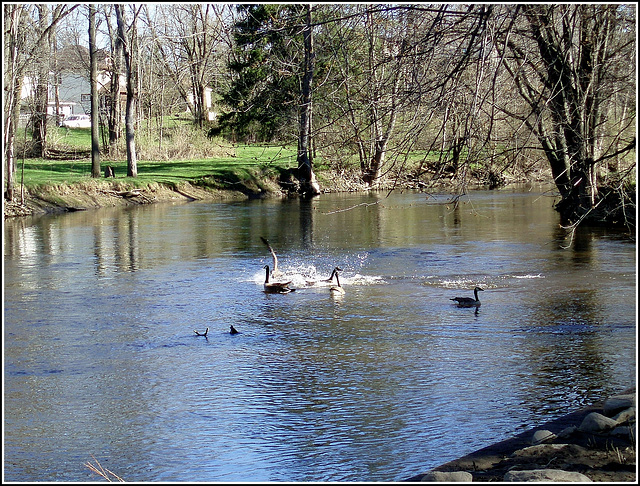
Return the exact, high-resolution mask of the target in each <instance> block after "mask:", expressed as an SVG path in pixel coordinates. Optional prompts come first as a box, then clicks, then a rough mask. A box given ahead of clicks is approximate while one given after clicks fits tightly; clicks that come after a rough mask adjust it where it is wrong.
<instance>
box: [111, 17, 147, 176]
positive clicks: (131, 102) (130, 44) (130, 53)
mask: <svg viewBox="0 0 640 486" xmlns="http://www.w3.org/2000/svg"><path fill="white" fill-rule="evenodd" d="M140 8H142V7H140ZM138 12H139V10H138V11H134V14H133V19H132V22H131V26H130V28H127V26H126V20H125V8H124V5H116V20H117V23H118V36H119V38H120V43H121V44H122V52H123V53H124V65H125V70H126V77H127V104H126V115H125V130H126V140H127V176H128V177H137V176H138V159H137V156H136V143H135V110H136V100H137V92H136V69H135V67H134V65H133V63H134V56H135V52H136V42H137V36H136V17H137V14H138ZM127 31H129V36H127Z"/></svg>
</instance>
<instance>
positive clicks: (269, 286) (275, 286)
mask: <svg viewBox="0 0 640 486" xmlns="http://www.w3.org/2000/svg"><path fill="white" fill-rule="evenodd" d="M264 268H265V269H266V275H265V279H264V291H265V292H267V293H268V294H288V293H289V292H293V291H294V290H295V289H292V288H289V284H290V283H291V282H269V265H265V266H264Z"/></svg>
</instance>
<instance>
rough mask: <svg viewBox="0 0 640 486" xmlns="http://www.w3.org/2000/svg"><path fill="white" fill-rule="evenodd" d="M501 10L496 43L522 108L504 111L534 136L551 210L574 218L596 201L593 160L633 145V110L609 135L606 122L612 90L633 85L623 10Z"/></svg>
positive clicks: (631, 47) (632, 55)
mask: <svg viewBox="0 0 640 486" xmlns="http://www.w3.org/2000/svg"><path fill="white" fill-rule="evenodd" d="M502 13H503V15H505V16H506V17H507V19H508V24H507V25H508V28H507V29H504V30H503V32H502V35H501V36H500V37H497V38H496V40H497V42H496V44H495V47H496V49H497V51H498V53H499V55H500V57H501V59H502V65H503V66H504V68H505V69H506V71H507V72H508V74H509V76H510V77H511V79H512V80H513V88H514V89H515V90H516V92H517V93H518V95H519V96H520V99H521V100H522V101H523V102H524V106H526V107H527V110H526V111H525V110H522V109H520V110H513V111H508V114H509V115H510V116H512V117H513V118H515V119H519V120H521V122H522V124H523V126H526V127H527V129H528V130H529V131H530V132H531V133H532V134H533V135H534V136H535V137H536V139H537V141H538V142H539V144H540V146H541V147H542V150H543V152H544V155H545V156H546V158H547V160H548V162H549V165H550V167H551V171H552V174H553V177H554V181H555V184H556V186H557V188H558V190H559V192H560V195H561V197H562V199H561V201H560V202H559V203H558V204H557V209H558V210H559V212H560V213H561V215H562V217H563V219H564V221H565V222H567V223H578V222H579V221H581V220H582V219H583V218H585V217H587V216H588V215H589V214H590V213H591V212H592V211H593V210H594V209H595V208H596V206H597V205H598V204H599V201H600V198H599V193H598V181H597V178H598V165H599V164H600V163H602V162H604V161H606V160H608V159H609V158H611V157H614V156H616V155H620V154H624V153H629V152H630V151H632V150H634V149H635V131H633V130H632V127H633V123H634V120H635V116H634V115H630V116H627V117H626V118H625V119H621V120H619V123H618V125H617V127H615V128H614V131H613V132H609V130H611V129H612V128H613V127H612V126H610V125H607V123H606V119H607V115H608V113H609V106H610V105H611V104H612V103H614V101H615V96H616V94H617V93H619V92H627V91H628V92H632V91H633V90H634V89H635V86H634V85H633V83H632V82H631V83H630V80H631V81H632V79H633V77H634V73H635V70H634V67H635V65H634V61H635V59H636V54H637V53H636V52H635V36H634V32H632V31H631V30H630V29H629V27H630V25H631V24H630V23H627V21H626V20H625V16H626V15H627V14H628V13H629V11H628V9H626V8H625V7H623V6H620V5H616V4H612V5H578V4H567V5H564V4H561V5H519V6H515V7H508V6H505V7H504V10H502ZM633 17H635V11H633ZM503 109H504V108H503ZM607 141H609V142H607ZM620 142H623V143H622V144H621V143H620ZM620 145H622V148H619V147H620Z"/></svg>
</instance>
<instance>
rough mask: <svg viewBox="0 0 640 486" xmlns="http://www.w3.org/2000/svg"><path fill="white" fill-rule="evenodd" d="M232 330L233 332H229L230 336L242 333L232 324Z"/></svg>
mask: <svg viewBox="0 0 640 486" xmlns="http://www.w3.org/2000/svg"><path fill="white" fill-rule="evenodd" d="M229 327H230V328H231V330H230V331H229V334H240V331H238V330H237V329H236V328H235V327H233V324H231V326H229Z"/></svg>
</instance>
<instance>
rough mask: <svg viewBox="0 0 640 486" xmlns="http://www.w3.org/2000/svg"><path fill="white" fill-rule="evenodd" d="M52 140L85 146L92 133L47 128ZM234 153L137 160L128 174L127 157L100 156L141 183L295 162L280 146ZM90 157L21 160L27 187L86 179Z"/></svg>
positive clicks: (237, 173) (231, 174)
mask: <svg viewBox="0 0 640 486" xmlns="http://www.w3.org/2000/svg"><path fill="white" fill-rule="evenodd" d="M49 138H50V139H51V142H54V143H55V146H56V147H64V148H66V149H79V150H88V149H89V148H90V146H91V134H90V130H88V129H69V130H67V129H66V128H57V129H54V130H51V131H50V132H49ZM231 151H235V157H232V156H229V157H224V158H210V159H195V160H168V161H166V160H163V161H154V160H138V164H137V168H138V177H137V178H128V177H126V174H127V162H126V160H118V161H113V160H107V159H102V160H101V163H100V168H101V172H102V173H103V174H104V169H105V167H107V166H111V167H113V168H114V170H115V174H116V178H117V179H118V180H125V181H127V182H132V183H134V184H135V185H136V186H142V185H145V184H148V183H152V182H160V183H168V184H175V183H179V182H184V181H196V182H197V181H202V180H205V179H209V178H215V179H227V180H230V181H239V180H246V179H250V178H255V176H256V175H257V174H260V175H268V174H269V173H275V172H277V171H279V170H281V169H289V168H293V167H295V165H296V152H295V149H292V148H289V147H281V146H263V145H238V146H236V147H235V148H234V149H232V150H231ZM22 162H23V161H22V160H21V159H20V158H18V160H17V167H18V172H17V180H16V182H18V183H19V182H20V180H21V176H22ZM90 176H91V160H90V159H81V160H48V159H47V160H45V159H25V160H24V184H25V186H26V187H27V188H28V187H37V186H44V185H58V184H73V183H76V182H81V181H83V180H86V179H89V178H90Z"/></svg>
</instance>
